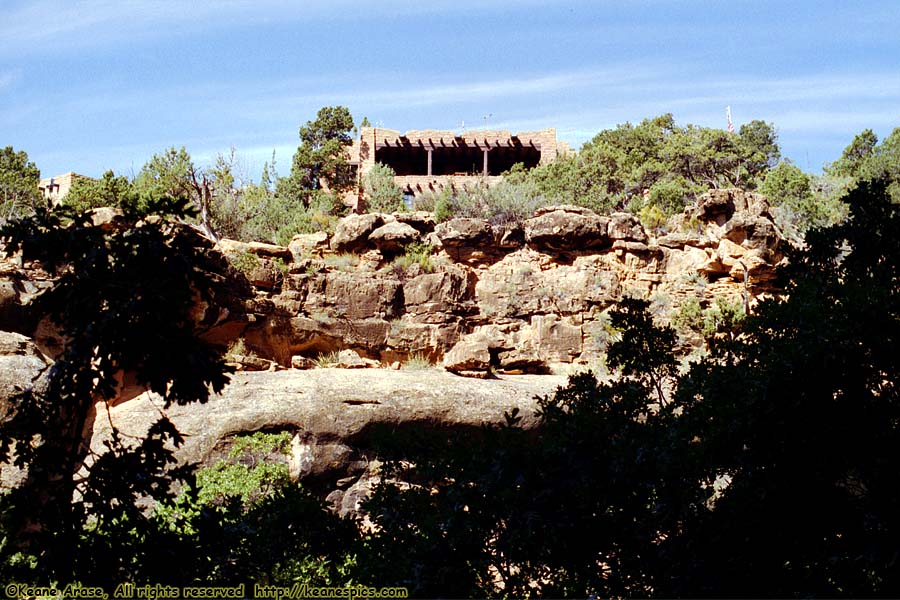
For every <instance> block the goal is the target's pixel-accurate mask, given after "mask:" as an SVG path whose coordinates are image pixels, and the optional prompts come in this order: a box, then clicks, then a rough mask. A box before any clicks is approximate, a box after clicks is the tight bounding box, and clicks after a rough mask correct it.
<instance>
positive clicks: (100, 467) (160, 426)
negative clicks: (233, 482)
mask: <svg viewBox="0 0 900 600" xmlns="http://www.w3.org/2000/svg"><path fill="white" fill-rule="evenodd" d="M152 208H153V210H154V211H155V212H161V213H164V214H170V215H173V216H175V217H184V216H187V215H188V214H189V210H188V208H187V206H186V204H185V202H184V201H183V200H181V201H179V200H174V201H173V200H164V201H162V202H158V203H154V204H153V206H152ZM137 219H138V217H137V215H133V214H129V215H126V222H125V224H123V225H122V226H121V227H120V228H118V229H115V230H113V231H105V230H104V229H102V228H100V227H94V226H93V225H91V222H90V218H89V216H88V215H86V214H83V213H82V214H78V213H74V212H71V211H69V210H68V209H62V210H58V211H54V212H45V211H44V212H40V213H38V214H37V215H36V216H34V217H31V218H28V219H25V220H23V221H20V222H18V223H14V224H11V225H9V226H7V227H4V228H3V229H2V231H0V236H2V239H3V240H4V242H5V244H6V248H7V250H8V251H15V250H17V249H21V251H22V253H23V257H24V258H25V259H26V260H38V261H40V262H41V264H42V265H43V266H44V268H45V269H47V270H48V271H49V272H51V273H54V274H55V275H56V276H57V279H56V281H55V283H54V285H53V287H52V288H50V289H49V290H47V291H46V292H44V293H43V294H42V295H41V296H40V297H39V298H38V299H37V301H36V306H35V310H36V311H38V313H39V314H43V315H48V316H49V317H50V318H51V319H52V320H53V322H54V323H56V324H57V325H58V326H59V327H60V328H61V331H63V332H65V334H66V336H67V338H66V344H65V348H64V350H63V352H62V354H61V355H60V356H59V357H58V358H57V360H56V362H55V363H54V365H53V367H52V369H51V370H50V371H49V373H48V375H47V377H46V382H45V384H44V385H43V386H40V387H35V388H30V389H27V390H24V391H22V392H21V394H20V395H19V396H18V397H17V398H15V399H14V400H13V406H12V411H13V415H12V417H11V418H10V419H9V420H7V421H6V422H5V423H4V425H3V428H2V430H0V460H4V461H5V460H8V459H9V458H10V457H11V456H13V455H14V457H15V459H14V462H15V464H16V465H18V466H20V467H26V468H28V469H29V472H28V478H27V480H26V482H25V483H24V485H23V486H22V487H21V488H18V489H16V490H14V491H13V492H11V493H10V494H8V495H7V496H5V497H4V498H3V505H2V508H0V514H2V518H3V525H4V528H3V529H4V537H5V539H4V543H3V555H4V556H3V558H4V561H3V563H4V565H6V566H9V565H10V564H12V563H14V562H16V560H13V559H14V558H15V556H16V553H17V552H22V553H24V555H31V556H33V557H34V559H35V561H36V566H37V568H36V571H35V572H34V573H33V574H32V577H36V578H40V577H43V578H45V580H48V581H49V580H50V579H51V578H52V579H56V580H68V581H71V580H73V576H74V575H75V570H74V569H75V561H76V558H77V557H78V556H79V553H78V543H77V540H78V537H79V535H80V532H81V531H82V530H83V528H84V527H85V526H86V525H88V524H91V526H92V527H94V528H96V529H98V530H102V531H104V532H108V534H109V535H110V536H112V537H116V536H118V535H119V534H121V533H123V531H124V529H129V530H131V529H134V530H136V531H138V532H140V531H145V530H146V529H147V527H149V526H148V525H147V519H146V517H145V515H144V514H143V513H142V512H141V510H140V508H139V505H138V504H137V502H138V500H140V499H143V498H156V499H161V498H165V497H167V495H168V494H169V493H170V492H169V486H170V484H171V482H172V480H173V479H177V478H178V477H179V472H178V471H174V472H166V471H165V468H166V467H168V466H170V463H172V462H173V459H172V457H171V450H170V449H169V447H168V446H167V444H168V443H172V444H175V445H178V444H180V442H181V438H180V435H179V434H178V432H177V431H176V430H175V429H174V428H173V427H172V425H171V423H169V422H168V420H167V419H166V418H165V417H164V416H163V417H161V418H160V420H159V421H158V422H157V423H156V425H154V426H153V428H151V430H150V432H149V433H148V435H147V436H146V438H145V439H143V440H139V441H137V442H134V441H132V440H130V439H127V438H125V437H123V436H119V435H115V436H114V437H113V439H112V440H111V441H110V442H109V444H108V447H109V452H108V453H107V454H106V455H104V457H103V458H101V459H100V460H98V461H96V462H95V463H94V465H93V467H92V468H90V469H89V472H88V475H86V476H84V477H78V478H77V479H75V478H74V475H75V473H76V471H77V470H78V469H79V468H80V467H81V463H82V460H84V459H85V457H86V454H85V449H84V448H82V446H81V440H82V432H83V429H84V427H85V425H86V424H87V423H88V422H89V419H90V418H92V417H91V415H92V411H93V408H94V403H95V402H96V401H98V400H99V401H100V404H99V405H98V408H99V410H105V408H104V404H103V402H105V401H107V400H110V399H112V398H113V397H114V396H115V394H116V388H117V375H118V374H119V373H120V372H122V371H125V372H130V373H133V374H134V375H135V377H136V380H137V382H138V383H139V384H141V385H144V386H146V388H147V389H148V390H151V391H153V392H155V393H157V394H159V395H160V396H161V397H162V398H163V400H164V404H165V405H166V406H168V405H169V404H171V403H177V404H185V403H188V402H196V401H199V402H205V401H206V400H207V399H208V397H209V395H210V393H211V392H214V391H218V390H220V389H221V388H222V386H223V385H224V384H225V382H226V381H227V375H226V369H225V365H224V362H223V361H222V359H221V357H220V356H219V355H218V353H217V352H216V351H215V350H214V349H213V348H210V347H208V346H207V345H206V344H205V343H203V342H202V341H201V340H200V339H199V337H198V332H199V330H200V329H202V324H200V323H196V322H195V321H194V320H193V317H192V312H191V311H192V308H193V307H194V306H195V303H196V302H197V301H198V296H199V298H200V299H207V300H208V301H212V300H213V298H214V295H215V293H216V292H215V290H216V289H217V284H216V280H215V279H214V278H212V277H210V276H209V274H208V273H206V272H205V271H203V270H202V269H201V268H200V267H201V266H202V265H203V264H205V260H206V259H205V258H204V257H205V253H206V248H204V247H203V246H202V245H199V244H198V243H197V238H196V236H195V235H193V234H190V233H187V232H185V231H183V230H182V229H181V228H180V227H179V226H178V225H175V224H173V223H172V222H171V221H162V220H160V221H153V222H147V221H138V220H137ZM38 436H39V437H38ZM76 492H77V495H76ZM19 556H22V555H19ZM84 559H85V558H84V557H82V558H79V560H84ZM122 560H125V559H124V558H123V559H122ZM122 568H125V567H124V566H123V567H122ZM110 569H111V570H113V571H115V567H114V565H110Z"/></svg>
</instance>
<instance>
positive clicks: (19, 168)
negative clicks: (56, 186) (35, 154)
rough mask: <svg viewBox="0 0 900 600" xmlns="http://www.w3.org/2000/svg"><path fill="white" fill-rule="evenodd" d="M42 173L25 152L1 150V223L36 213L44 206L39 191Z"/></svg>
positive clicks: (7, 147)
mask: <svg viewBox="0 0 900 600" xmlns="http://www.w3.org/2000/svg"><path fill="white" fill-rule="evenodd" d="M40 179H41V172H40V171H39V170H38V168H37V167H36V166H35V164H34V163H33V162H31V161H30V160H28V154H26V153H25V151H24V150H19V151H18V152H16V151H15V150H14V149H13V147H12V146H6V147H5V148H3V149H0V223H3V222H5V221H6V220H8V219H14V218H16V217H22V216H25V215H30V214H33V213H34V210H35V208H36V207H37V206H39V205H41V204H43V203H42V202H41V196H40V193H39V191H38V183H39V182H40Z"/></svg>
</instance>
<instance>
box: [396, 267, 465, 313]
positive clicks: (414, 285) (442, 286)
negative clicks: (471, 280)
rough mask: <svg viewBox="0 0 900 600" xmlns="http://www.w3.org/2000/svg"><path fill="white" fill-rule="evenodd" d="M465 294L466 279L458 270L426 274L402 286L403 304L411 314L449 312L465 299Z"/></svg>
mask: <svg viewBox="0 0 900 600" xmlns="http://www.w3.org/2000/svg"><path fill="white" fill-rule="evenodd" d="M466 292H467V286H466V278H465V275H463V273H462V272H461V271H459V270H448V271H443V272H439V273H427V274H425V275H419V276H418V277H415V278H413V279H410V280H409V281H407V282H406V283H404V284H403V302H404V306H405V310H406V312H409V313H413V314H425V313H438V312H451V311H453V310H456V309H457V308H459V305H460V303H461V302H462V301H463V300H465V299H466Z"/></svg>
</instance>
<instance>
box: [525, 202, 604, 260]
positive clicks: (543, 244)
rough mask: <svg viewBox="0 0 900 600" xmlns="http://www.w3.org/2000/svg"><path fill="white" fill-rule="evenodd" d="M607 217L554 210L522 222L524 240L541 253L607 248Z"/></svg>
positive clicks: (589, 212)
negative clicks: (523, 225) (523, 223)
mask: <svg viewBox="0 0 900 600" xmlns="http://www.w3.org/2000/svg"><path fill="white" fill-rule="evenodd" d="M609 222H610V219H609V217H600V216H597V215H596V214H594V213H593V212H592V211H588V212H587V213H584V212H573V211H571V210H564V209H559V208H558V209H557V210H552V211H549V212H543V213H541V214H539V215H538V216H536V217H534V218H531V219H528V220H527V221H525V241H526V242H527V243H528V245H529V246H531V247H532V248H535V249H537V250H541V251H550V252H566V251H577V250H591V249H596V248H602V247H605V246H609Z"/></svg>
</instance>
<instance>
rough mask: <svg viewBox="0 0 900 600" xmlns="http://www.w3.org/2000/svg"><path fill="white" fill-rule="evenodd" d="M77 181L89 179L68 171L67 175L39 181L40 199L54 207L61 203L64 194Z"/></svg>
mask: <svg viewBox="0 0 900 600" xmlns="http://www.w3.org/2000/svg"><path fill="white" fill-rule="evenodd" d="M78 179H90V178H89V177H87V176H85V175H79V174H78V173H73V172H71V171H70V172H68V173H63V174H62V175H57V176H56V177H48V178H47V179H41V182H40V183H39V184H38V189H39V190H40V191H41V197H42V198H44V200H47V201H48V202H50V204H52V205H53V206H56V205H58V204H59V203H60V202H62V199H63V198H65V197H66V194H68V193H69V190H70V189H71V188H72V184H73V183H75V181H76V180H78Z"/></svg>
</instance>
